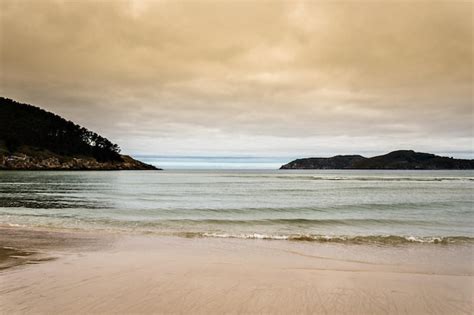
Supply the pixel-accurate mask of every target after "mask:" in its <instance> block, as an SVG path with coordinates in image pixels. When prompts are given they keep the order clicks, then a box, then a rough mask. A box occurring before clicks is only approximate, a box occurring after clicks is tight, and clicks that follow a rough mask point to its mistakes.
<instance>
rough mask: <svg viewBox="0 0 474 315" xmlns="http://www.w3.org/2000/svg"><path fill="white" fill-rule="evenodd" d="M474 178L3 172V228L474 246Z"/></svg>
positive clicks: (468, 174) (460, 174)
mask: <svg viewBox="0 0 474 315" xmlns="http://www.w3.org/2000/svg"><path fill="white" fill-rule="evenodd" d="M473 192H474V171H375V170H300V171H296V170H295V171H289V170H285V171H283V170H165V171H161V172H159V171H156V172H154V171H70V172H69V171H36V172H30V171H2V172H0V225H5V226H21V227H43V228H50V229H60V230H61V229H66V230H69V229H74V230H87V231H91V230H97V231H111V232H125V233H145V234H149V233H151V234H157V235H172V236H182V237H215V238H241V239H268V240H273V239H275V240H288V241H305V242H311V241H312V242H337V243H355V244H359V243H360V244H376V245H403V244H440V245H449V244H456V243H474V210H473V205H474V194H473Z"/></svg>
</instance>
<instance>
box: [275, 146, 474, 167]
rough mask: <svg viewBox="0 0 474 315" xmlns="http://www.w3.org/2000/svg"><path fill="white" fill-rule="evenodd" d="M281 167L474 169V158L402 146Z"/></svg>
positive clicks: (292, 162) (315, 159) (302, 160)
mask: <svg viewBox="0 0 474 315" xmlns="http://www.w3.org/2000/svg"><path fill="white" fill-rule="evenodd" d="M280 169H281V170H287V169H386V170H467V169H474V160H463V159H454V158H452V157H444V156H438V155H435V154H430V153H422V152H415V151H413V150H398V151H393V152H390V153H388V154H384V155H379V156H374V157H371V158H367V157H363V156H361V155H336V156H333V157H329V158H304V159H297V160H294V161H291V162H290V163H288V164H285V165H283V166H282V167H280Z"/></svg>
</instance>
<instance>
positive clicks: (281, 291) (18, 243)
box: [0, 228, 474, 314]
mask: <svg viewBox="0 0 474 315" xmlns="http://www.w3.org/2000/svg"><path fill="white" fill-rule="evenodd" d="M0 233H1V234H0V247H9V248H10V250H12V249H14V250H17V251H20V252H28V253H29V255H26V256H35V255H36V256H37V255H41V257H42V258H43V259H50V260H48V261H45V262H42V263H39V264H38V263H37V264H34V265H30V264H28V259H27V258H26V259H25V258H24V257H23V258H18V259H19V261H22V262H23V263H21V264H20V263H18V264H17V266H15V267H13V268H8V269H3V270H1V271H0V313H2V314H11V313H62V314H65V313H67V314H73V313H81V314H84V313H104V314H105V313H181V314H183V313H186V314H222V313H243V314H248V313H266V314H310V313H311V314H407V313H408V314H472V313H473V292H474V291H473V279H474V278H473V265H472V258H473V256H472V255H473V247H472V245H466V246H443V245H421V246H420V245H414V246H403V247H375V246H362V245H342V244H317V243H306V242H288V241H258V240H235V239H186V238H170V237H157V236H131V235H109V234H105V235H93V234H87V233H65V232H62V233H57V232H52V231H31V230H20V229H6V228H2V229H0ZM31 253H33V254H31ZM0 256H1V255H0ZM5 256H9V254H7V253H6V252H5V251H4V255H3V257H4V258H5ZM10 256H11V255H10ZM51 258H55V259H52V260H51ZM11 259H16V258H15V257H13V258H11V257H10V265H12V264H11ZM4 261H5V259H4ZM25 261H26V263H25ZM31 261H34V259H32V260H31Z"/></svg>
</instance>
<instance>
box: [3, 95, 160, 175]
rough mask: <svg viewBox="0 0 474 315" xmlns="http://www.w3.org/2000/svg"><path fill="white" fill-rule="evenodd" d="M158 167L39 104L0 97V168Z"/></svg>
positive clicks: (108, 168) (96, 168)
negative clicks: (135, 157) (136, 157)
mask: <svg viewBox="0 0 474 315" xmlns="http://www.w3.org/2000/svg"><path fill="white" fill-rule="evenodd" d="M2 169H4V170H5V169H7V170H159V169H158V168H156V167H154V166H153V165H149V164H145V163H143V162H140V161H137V160H135V159H133V158H132V157H130V156H127V155H121V154H120V148H119V146H118V145H117V144H114V143H112V142H110V141H109V140H108V139H106V138H104V137H102V136H100V135H98V134H97V133H95V132H92V131H90V130H88V129H86V128H84V127H81V126H79V125H76V124H75V123H73V122H71V121H68V120H66V119H64V118H62V117H60V116H58V115H55V114H53V113H50V112H47V111H45V110H43V109H41V108H39V107H36V106H32V105H28V104H22V103H18V102H16V101H13V100H11V99H8V98H4V97H0V170H2Z"/></svg>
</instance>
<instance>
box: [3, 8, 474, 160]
mask: <svg viewBox="0 0 474 315" xmlns="http://www.w3.org/2000/svg"><path fill="white" fill-rule="evenodd" d="M473 28H474V27H473V2H471V1H466V2H464V1H436V0H433V1H416V0H415V1H389V0H387V1H337V2H336V1H199V0H198V1H167V0H156V1H151V0H130V1H120V0H118V1H112V0H110V1H86V0H83V1H81V0H75V1H51V0H41V1H35V0H15V1H14V0H0V49H1V50H0V52H1V57H0V58H1V59H0V70H1V74H0V76H1V77H0V80H1V81H0V94H1V95H2V96H5V97H9V98H13V99H15V100H17V101H20V102H25V103H30V104H34V105H37V106H40V107H42V108H44V109H46V110H49V111H52V112H55V113H57V114H59V115H61V116H63V117H65V118H67V119H69V120H72V121H74V122H76V123H78V124H80V125H82V126H85V127H87V128H88V129H90V130H93V131H95V132H98V133H100V134H101V135H103V136H105V137H107V138H109V139H110V140H111V141H113V142H115V143H118V144H119V145H120V147H121V148H122V152H124V153H127V154H132V155H161V156H166V155H191V156H282V157H285V156H288V157H290V156H291V157H306V156H331V155H335V154H353V153H358V154H363V155H366V156H372V155H376V154H382V153H386V152H389V151H391V150H396V149H414V150H417V151H424V152H433V153H438V154H443V155H450V156H455V157H470V158H473V157H474V154H473V122H474V116H473V59H472V58H473Z"/></svg>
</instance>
